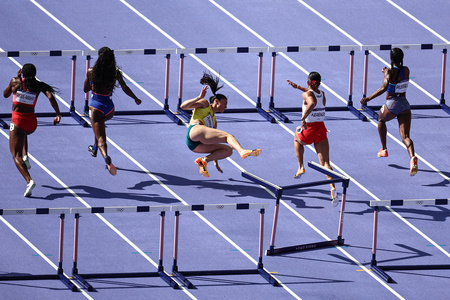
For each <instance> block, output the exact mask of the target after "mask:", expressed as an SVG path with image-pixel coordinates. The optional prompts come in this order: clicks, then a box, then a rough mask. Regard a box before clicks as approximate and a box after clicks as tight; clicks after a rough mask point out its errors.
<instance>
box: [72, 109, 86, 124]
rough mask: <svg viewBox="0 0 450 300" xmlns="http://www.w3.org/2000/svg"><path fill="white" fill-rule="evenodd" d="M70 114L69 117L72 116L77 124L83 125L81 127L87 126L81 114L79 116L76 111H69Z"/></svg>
mask: <svg viewBox="0 0 450 300" xmlns="http://www.w3.org/2000/svg"><path fill="white" fill-rule="evenodd" d="M70 115H71V117H72V118H74V119H75V121H77V122H78V124H80V125H81V126H83V127H89V123H88V122H86V120H85V119H84V117H83V116H80V115H79V114H78V113H77V112H75V111H71V112H70Z"/></svg>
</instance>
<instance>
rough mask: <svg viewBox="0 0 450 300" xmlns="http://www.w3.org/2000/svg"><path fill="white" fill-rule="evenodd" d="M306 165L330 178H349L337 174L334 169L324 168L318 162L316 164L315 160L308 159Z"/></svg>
mask: <svg viewBox="0 0 450 300" xmlns="http://www.w3.org/2000/svg"><path fill="white" fill-rule="evenodd" d="M308 166H309V167H310V168H312V169H314V170H316V171H319V172H320V173H323V174H325V175H328V176H330V177H332V178H335V179H342V180H349V178H347V177H345V176H344V175H341V174H339V173H338V172H336V171H333V170H330V169H328V168H325V167H324V166H322V165H320V164H318V163H316V162H313V161H309V162H308Z"/></svg>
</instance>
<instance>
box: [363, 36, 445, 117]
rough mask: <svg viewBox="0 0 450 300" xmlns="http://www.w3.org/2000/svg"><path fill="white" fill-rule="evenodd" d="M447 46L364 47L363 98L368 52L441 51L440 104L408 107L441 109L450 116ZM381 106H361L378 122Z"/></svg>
mask: <svg viewBox="0 0 450 300" xmlns="http://www.w3.org/2000/svg"><path fill="white" fill-rule="evenodd" d="M448 47H449V45H448V44H444V43H442V44H384V45H364V46H362V47H361V48H362V50H363V51H364V76H363V98H364V97H366V96H367V79H368V76H367V73H368V64H369V55H370V51H386V50H388V51H390V50H391V49H392V48H400V49H403V50H436V49H437V50H442V68H441V93H440V102H439V103H438V104H418V105H410V107H411V110H413V109H442V110H443V111H444V112H446V113H448V114H450V107H449V106H448V105H447V104H445V78H446V68H447V66H446V65H447V48H448ZM380 108H381V106H368V105H362V109H363V111H365V112H366V113H367V114H369V115H370V117H372V118H373V119H376V120H378V110H379V109H380Z"/></svg>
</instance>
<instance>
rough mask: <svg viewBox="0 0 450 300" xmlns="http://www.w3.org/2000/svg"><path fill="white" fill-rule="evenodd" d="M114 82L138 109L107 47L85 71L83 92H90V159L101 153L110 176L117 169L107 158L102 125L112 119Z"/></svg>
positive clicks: (104, 133) (137, 101) (114, 173)
mask: <svg viewBox="0 0 450 300" xmlns="http://www.w3.org/2000/svg"><path fill="white" fill-rule="evenodd" d="M116 82H119V84H120V86H121V87H122V90H123V91H124V92H125V94H127V95H128V96H129V97H131V98H133V99H134V101H135V103H136V104H137V105H139V104H141V102H142V101H141V100H140V99H139V98H138V97H136V95H135V94H134V93H133V91H131V89H130V88H129V87H128V86H127V84H126V83H125V81H124V80H123V75H122V72H121V70H120V69H119V68H118V67H117V66H116V58H115V56H114V52H113V51H112V50H111V49H109V48H108V47H103V48H100V50H98V59H97V62H96V63H95V65H94V67H93V68H90V69H89V70H88V71H87V74H86V80H85V81H84V92H85V93H88V92H89V91H92V98H91V102H90V104H89V114H90V117H91V123H92V129H93V130H94V135H95V141H94V145H90V146H89V147H88V150H89V152H91V155H92V156H94V157H96V156H97V150H98V149H100V152H101V154H102V156H103V157H104V159H105V163H106V167H107V168H108V171H109V173H111V175H116V173H117V169H116V167H115V166H114V165H113V164H112V162H111V158H110V157H109V156H108V150H107V145H106V130H105V121H107V120H110V119H111V118H112V117H113V116H114V103H113V101H112V94H113V91H114V88H115V86H116Z"/></svg>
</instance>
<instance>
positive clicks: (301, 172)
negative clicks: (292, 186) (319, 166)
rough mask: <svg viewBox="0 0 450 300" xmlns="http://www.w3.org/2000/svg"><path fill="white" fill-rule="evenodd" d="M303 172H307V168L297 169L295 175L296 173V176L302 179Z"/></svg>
mask: <svg viewBox="0 0 450 300" xmlns="http://www.w3.org/2000/svg"><path fill="white" fill-rule="evenodd" d="M303 174H305V168H304V167H303V168H301V169H300V168H299V169H298V170H297V173H295V175H294V178H295V179H300V178H301V177H302V175H303Z"/></svg>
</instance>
